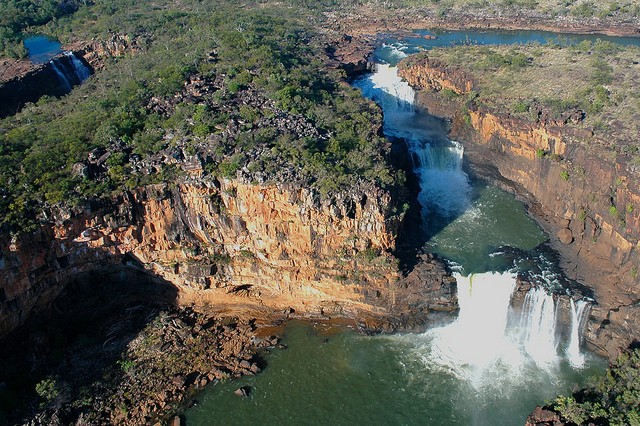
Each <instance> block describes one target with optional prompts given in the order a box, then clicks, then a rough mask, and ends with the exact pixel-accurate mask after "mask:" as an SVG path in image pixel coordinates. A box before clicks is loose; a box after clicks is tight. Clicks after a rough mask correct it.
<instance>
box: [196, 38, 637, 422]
mask: <svg viewBox="0 0 640 426" xmlns="http://www.w3.org/2000/svg"><path fill="white" fill-rule="evenodd" d="M425 33H427V32H419V31H418V32H416V37H415V38H404V39H402V40H398V39H387V40H384V42H383V44H382V45H381V47H380V48H379V49H378V50H377V51H376V55H375V57H376V58H377V60H378V61H380V62H382V63H387V64H391V65H394V64H395V63H397V61H399V60H400V59H401V58H402V57H405V56H406V55H407V54H410V53H414V52H417V51H418V50H420V49H425V48H430V47H432V46H436V45H451V44H455V43H467V42H469V43H472V42H477V43H490V42H492V43H498V42H499V43H526V42H529V41H539V42H543V43H544V42H546V41H547V40H549V39H555V40H556V41H555V42H562V43H575V42H579V41H581V40H583V39H589V40H595V39H596V38H601V39H608V38H607V37H601V36H597V37H596V36H565V35H554V34H553V33H545V32H534V31H518V32H495V31H492V32H479V31H477V32H469V31H466V32H461V31H460V32H440V33H438V38H437V39H436V40H427V39H424V38H422V37H420V35H421V34H425ZM612 40H613V41H616V42H620V43H623V44H635V45H638V44H640V40H639V39H618V38H616V39H612ZM354 84H355V85H356V87H359V88H360V89H361V90H362V91H363V94H364V95H365V96H368V97H370V98H371V99H374V100H376V102H378V103H379V104H380V105H381V106H382V108H383V110H384V113H385V127H384V130H385V133H386V134H387V135H390V136H394V137H397V138H402V139H404V140H405V141H406V143H407V144H408V145H409V147H410V152H411V153H412V158H413V161H414V163H415V164H416V167H417V170H418V171H417V173H418V174H419V176H418V177H419V180H420V182H421V184H422V186H423V191H422V192H421V194H420V201H421V205H422V206H423V209H424V212H425V223H424V225H423V227H422V228H423V229H420V230H415V232H425V233H426V234H427V238H426V241H427V243H426V246H427V248H428V249H429V250H431V251H433V252H436V253H438V254H440V255H441V256H443V257H445V258H447V259H449V260H450V261H451V262H452V265H453V266H454V268H455V269H457V270H459V271H460V274H458V275H457V279H458V283H459V287H460V288H459V298H460V307H461V311H460V318H459V319H458V320H456V321H455V322H454V323H452V324H450V325H447V326H443V327H440V328H434V329H432V330H429V331H428V332H426V333H424V334H407V335H394V336H373V337H371V336H362V335H359V334H357V333H355V332H354V331H352V330H350V329H346V328H337V327H335V326H329V325H322V324H311V323H305V322H299V321H295V322H292V323H290V324H289V325H288V326H287V327H286V329H285V332H284V336H283V342H284V343H286V344H287V345H288V346H289V349H286V350H278V349H274V350H272V351H271V352H270V353H265V354H263V356H264V357H265V359H266V361H267V363H268V365H267V367H266V368H265V370H264V371H263V372H261V373H260V374H258V375H257V376H254V377H245V378H242V379H239V380H236V381H229V382H224V383H219V384H217V385H212V386H209V387H208V388H207V389H206V390H205V391H204V392H203V393H202V394H201V395H199V396H198V400H199V404H198V405H197V406H195V407H194V408H192V409H189V410H188V411H186V412H185V413H184V416H183V417H184V420H185V421H186V424H187V425H190V426H191V425H217V424H225V425H226V424H233V425H236V424H238V425H244V424H246V425H253V424H263V425H281V424H287V425H300V424H301V425H326V424H335V425H354V424H355V425H422V424H424V425H443V426H444V425H478V426H485V425H486V426H489V425H505V426H506V425H522V424H523V423H524V420H525V418H526V416H527V415H528V414H529V413H530V412H531V411H532V410H533V408H534V407H535V406H536V405H538V404H543V403H544V402H545V401H547V400H549V399H551V398H553V397H554V396H555V395H557V394H558V393H562V392H564V393H566V392H570V391H572V390H573V389H574V388H577V387H580V386H582V385H583V384H584V383H585V381H586V380H587V378H588V377H589V376H591V375H594V374H596V373H600V372H602V371H603V369H604V367H605V365H604V363H603V361H602V360H599V359H597V358H596V357H594V356H591V355H590V354H583V355H584V356H585V363H584V365H582V367H580V368H574V367H572V366H571V365H570V363H569V358H570V356H569V353H568V352H567V349H566V348H567V347H568V345H567V342H566V341H564V342H558V344H557V348H556V349H553V347H552V349H551V351H552V353H550V354H549V353H545V354H542V355H544V356H542V357H535V356H533V355H534V354H533V353H531V352H529V351H530V350H531V348H529V349H527V348H525V346H533V349H535V347H536V345H535V341H532V340H531V336H532V334H531V333H530V332H527V329H526V327H527V326H528V324H526V321H524V320H525V319H528V320H529V321H530V320H531V319H530V318H529V316H530V313H528V314H527V315H529V316H527V315H524V314H521V313H517V312H514V311H513V310H512V309H511V307H510V306H509V296H510V294H511V292H512V291H513V288H514V286H515V272H513V271H514V265H515V264H516V263H517V261H518V256H521V257H522V259H526V262H525V261H523V262H522V263H523V264H525V267H526V264H527V262H529V265H530V267H531V269H532V270H534V269H537V270H542V269H544V268H548V267H549V265H546V264H544V261H543V260H537V259H538V254H537V253H538V250H539V248H540V244H541V243H543V242H544V241H546V239H547V237H546V235H545V234H544V233H543V232H542V230H541V229H540V228H539V227H538V226H537V225H536V223H535V222H534V221H533V220H532V219H531V218H529V217H528V216H527V214H526V211H525V208H524V206H523V205H522V203H520V202H518V201H516V200H515V199H514V198H513V197H512V196H511V195H509V194H507V193H505V192H503V191H501V190H499V189H497V188H494V187H491V186H486V185H483V184H481V183H478V182H471V181H469V179H468V178H467V177H466V175H465V174H464V172H463V171H462V167H461V166H462V151H463V148H462V147H461V145H460V144H457V143H455V142H450V141H446V140H443V137H442V134H441V131H440V130H437V129H433V128H428V125H427V123H429V122H430V121H432V120H430V119H429V117H426V116H424V115H421V114H422V113H421V112H419V111H415V110H414V108H413V106H412V102H413V95H412V94H411V93H410V89H409V88H408V87H407V86H406V84H405V85H404V86H403V85H402V82H401V81H400V80H399V79H397V76H396V75H395V71H394V70H393V68H392V67H386V66H385V67H379V70H378V72H377V74H376V75H374V76H367V77H364V78H363V79H361V80H359V81H357V82H355V83H354ZM427 164H428V166H426V165H427ZM514 253H515V254H514ZM522 259H521V260H522ZM540 259H542V258H540ZM493 271H495V272H493ZM541 275H545V274H541ZM556 284H558V283H556ZM558 285H559V284H558ZM548 299H549V300H551V302H550V303H553V299H550V296H549V298H548ZM550 311H551V312H553V309H551V310H550ZM552 315H553V313H552ZM558 327H559V326H558ZM538 331H540V330H538ZM547 334H549V333H547ZM551 334H554V332H553V331H551ZM558 334H563V335H568V332H567V331H566V330H563V331H562V333H560V332H558ZM523 335H526V338H524V339H523V337H522V336H523ZM539 337H541V338H543V339H545V338H546V340H544V341H541V346H540V347H542V344H548V343H549V341H552V340H553V338H554V336H548V335H547V336H545V333H540V336H539ZM527 339H528V340H527ZM532 342H534V344H533V345H531V343H532ZM551 346H553V345H551ZM556 351H557V352H556ZM538 355H540V354H538ZM244 385H248V386H251V388H252V393H251V395H250V396H249V397H248V398H241V397H238V396H236V395H234V393H233V392H234V390H235V389H237V388H239V387H240V386H244Z"/></svg>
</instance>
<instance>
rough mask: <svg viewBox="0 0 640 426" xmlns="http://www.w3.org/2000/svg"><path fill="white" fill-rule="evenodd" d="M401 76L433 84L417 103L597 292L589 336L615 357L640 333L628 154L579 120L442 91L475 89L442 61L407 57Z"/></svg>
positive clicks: (638, 198) (639, 204) (639, 179)
mask: <svg viewBox="0 0 640 426" xmlns="http://www.w3.org/2000/svg"><path fill="white" fill-rule="evenodd" d="M400 74H401V76H402V77H403V78H405V79H406V80H407V81H408V82H409V84H411V85H412V86H414V87H416V88H423V89H427V91H423V92H421V93H420V94H419V96H418V103H419V104H420V105H422V106H424V107H426V108H427V109H428V110H429V111H430V112H431V113H432V114H434V115H437V116H441V117H446V118H448V119H450V120H451V121H452V126H451V135H450V136H451V138H452V139H456V140H459V141H463V143H464V146H465V154H466V155H467V157H468V159H469V161H470V162H471V163H472V164H471V168H472V170H473V171H475V172H476V173H477V174H478V175H481V176H484V177H488V178H490V179H492V180H493V181H494V182H496V183H498V184H501V185H502V186H503V187H506V188H508V189H511V190H512V191H513V192H515V193H517V194H518V195H519V196H521V197H522V198H524V200H525V201H526V202H527V204H528V205H529V208H530V211H531V212H532V213H533V215H534V217H536V218H537V219H538V220H539V223H540V224H541V225H542V226H543V227H544V228H545V230H546V231H547V232H549V234H550V238H551V243H552V245H553V247H554V248H556V249H557V250H558V251H559V252H560V254H561V258H562V260H561V266H562V268H563V270H564V271H565V272H566V273H567V275H568V276H569V277H570V278H572V279H575V280H577V281H579V282H580V283H583V284H585V285H587V286H589V287H590V288H592V289H593V290H594V291H595V298H596V302H597V304H596V305H595V306H594V308H593V310H592V311H591V316H590V321H589V324H588V327H587V330H586V339H587V341H588V343H589V344H590V345H591V347H592V349H594V350H596V351H598V352H600V353H603V354H607V355H608V356H611V357H613V356H614V355H615V354H616V353H617V352H618V351H619V350H620V349H621V348H623V347H626V346H627V345H628V344H629V343H631V342H632V341H634V340H640V285H639V284H640V276H639V274H638V268H639V267H640V245H639V244H640V243H639V240H640V176H639V174H640V173H639V172H640V171H639V170H637V167H635V166H634V164H633V162H632V161H631V159H630V158H629V157H628V156H625V155H623V154H618V153H616V151H615V150H614V149H613V148H611V147H608V146H605V145H604V144H602V143H598V142H594V141H593V138H592V134H591V132H589V131H588V130H586V129H584V128H582V127H578V126H576V127H574V126H572V125H571V123H573V122H575V120H576V117H575V114H573V113H567V114H566V116H563V117H561V118H560V119H556V120H551V119H546V118H545V117H544V116H541V117H540V119H539V120H538V121H536V122H532V121H527V120H523V119H519V118H516V117H513V116H511V115H509V114H507V113H503V112H500V111H491V110H489V109H487V108H484V107H477V106H474V105H473V104H471V105H465V104H464V103H463V102H462V101H453V102H452V101H451V100H450V99H447V97H446V96H443V95H442V94H441V91H442V89H444V88H446V89H449V90H452V91H454V92H456V93H459V94H465V93H468V92H469V91H470V90H472V88H473V80H472V79H470V78H469V77H468V76H467V75H464V74H463V73H460V72H458V71H457V70H456V69H453V68H448V67H445V66H443V65H442V64H439V63H437V62H434V61H429V60H422V61H414V62H413V63H411V62H408V65H407V64H405V66H404V67H401V69H400Z"/></svg>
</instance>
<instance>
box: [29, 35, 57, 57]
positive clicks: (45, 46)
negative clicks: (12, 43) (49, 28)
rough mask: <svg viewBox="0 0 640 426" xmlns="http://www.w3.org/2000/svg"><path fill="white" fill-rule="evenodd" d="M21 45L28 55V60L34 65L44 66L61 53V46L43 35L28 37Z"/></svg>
mask: <svg viewBox="0 0 640 426" xmlns="http://www.w3.org/2000/svg"><path fill="white" fill-rule="evenodd" d="M23 43H24V47H25V48H26V49H27V52H28V54H29V60H30V61H31V62H33V63H34V64H44V63H46V62H48V61H50V60H51V59H52V58H53V57H54V56H56V55H59V54H61V53H62V44H61V43H60V42H59V41H58V40H56V39H54V38H52V37H48V36H45V35H31V36H28V37H26V38H25V39H24V40H23Z"/></svg>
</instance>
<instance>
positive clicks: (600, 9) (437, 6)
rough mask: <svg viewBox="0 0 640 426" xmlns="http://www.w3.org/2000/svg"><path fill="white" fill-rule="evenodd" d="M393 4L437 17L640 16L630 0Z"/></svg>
mask: <svg viewBox="0 0 640 426" xmlns="http://www.w3.org/2000/svg"><path fill="white" fill-rule="evenodd" d="M385 3H387V4H389V3H391V4H394V5H396V7H411V8H419V9H422V10H426V11H430V12H432V13H434V14H436V15H437V16H439V17H447V16H455V15H456V14H461V13H465V12H466V13H469V12H484V13H487V12H489V13H491V14H497V13H498V12H500V14H501V15H502V16H510V15H522V13H523V12H525V13H526V12H527V11H535V12H537V13H538V14H541V15H543V16H546V17H548V18H555V17H561V16H564V17H573V18H580V19H585V18H597V19H617V20H623V21H628V20H632V19H634V18H637V17H640V5H638V4H637V2H634V1H633V0H602V1H589V0H587V1H580V0H569V1H563V0H392V1H387V2H385Z"/></svg>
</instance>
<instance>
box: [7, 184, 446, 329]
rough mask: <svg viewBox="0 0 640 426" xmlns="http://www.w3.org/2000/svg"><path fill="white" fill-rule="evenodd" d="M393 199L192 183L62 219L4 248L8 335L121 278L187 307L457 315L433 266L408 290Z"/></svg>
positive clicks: (370, 191)
mask: <svg viewBox="0 0 640 426" xmlns="http://www.w3.org/2000/svg"><path fill="white" fill-rule="evenodd" d="M390 197H391V195H390V194H389V193H387V192H385V191H383V190H380V189H378V188H373V187H360V188H354V190H352V191H351V192H348V193H345V194H342V195H340V196H337V197H335V198H332V199H326V200H323V199H322V198H321V197H320V196H319V195H318V194H317V193H315V192H314V191H313V190H310V189H306V188H297V187H295V186H278V185H252V184H248V183H241V182H239V181H237V180H221V181H217V180H213V181H209V182H203V181H200V180H198V179H194V180H188V179H187V180H184V181H182V182H179V183H174V184H163V185H156V186H148V187H145V188H141V189H138V190H136V191H133V192H130V193H126V194H124V195H123V196H122V197H120V198H117V199H113V200H112V201H111V202H109V203H105V204H104V205H100V206H92V207H88V208H87V209H85V210H84V211H82V212H78V213H75V214H73V213H70V212H57V213H56V214H54V217H53V218H52V219H53V221H54V222H55V224H54V225H51V226H43V227H42V228H41V229H40V230H39V231H38V232H35V233H32V234H29V235H22V236H20V237H13V238H11V237H9V236H6V235H5V236H3V237H2V238H1V240H0V271H1V273H0V303H1V305H0V306H2V309H1V310H0V335H4V334H6V333H7V332H8V331H10V330H12V329H13V328H15V327H16V326H18V325H19V324H21V323H22V322H23V321H24V320H25V319H26V318H27V317H28V316H29V314H30V312H32V311H33V310H34V309H36V308H37V309H45V308H46V306H47V305H48V304H50V303H51V302H52V301H53V300H54V299H55V298H56V296H57V295H58V294H60V292H61V291H62V290H63V289H64V287H65V285H66V283H68V282H69V281H70V280H71V279H73V278H75V277H77V276H78V275H81V274H90V273H92V272H93V271H99V270H114V269H116V268H121V267H123V266H127V267H135V268H138V269H141V270H145V271H146V272H148V273H149V274H151V275H152V276H153V277H155V278H156V279H158V280H162V281H166V282H169V283H171V284H172V285H174V286H175V287H176V288H177V295H176V300H175V302H176V303H177V304H180V305H195V306H211V307H214V308H219V309H222V310H225V311H226V312H254V313H256V312H257V313H258V314H260V313H261V312H262V313H266V312H274V311H279V312H282V311H285V310H286V311H288V312H295V313H296V315H299V316H303V317H313V318H327V317H334V316H340V317H351V318H358V319H359V320H361V321H362V323H363V324H364V325H366V327H368V328H371V329H395V328H397V327H414V326H417V325H419V324H422V325H424V323H425V322H426V321H428V320H429V317H430V315H431V314H432V312H442V311H454V310H455V309H456V308H457V302H456V298H455V280H454V279H453V278H451V277H450V276H449V275H448V274H447V273H446V271H445V269H444V267H443V266H442V264H441V263H439V262H437V261H435V260H434V259H433V258H430V257H426V258H425V259H424V260H423V263H426V264H427V265H428V266H425V267H423V268H422V269H421V270H420V271H421V272H419V273H420V274H421V275H422V278H423V279H421V280H415V279H411V278H406V279H403V278H402V274H401V273H400V272H399V270H398V262H397V259H396V258H395V257H394V256H393V255H392V254H390V251H391V250H393V249H394V244H395V239H396V235H397V229H398V226H399V223H400V220H401V218H402V216H401V215H398V214H395V215H393V214H390V213H389V212H388V206H389V205H390V204H391V198H390ZM416 273H418V272H416ZM131 285H135V282H132V283H131ZM424 294H432V296H433V297H431V298H429V297H423V296H424ZM418 296H419V297H418Z"/></svg>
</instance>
